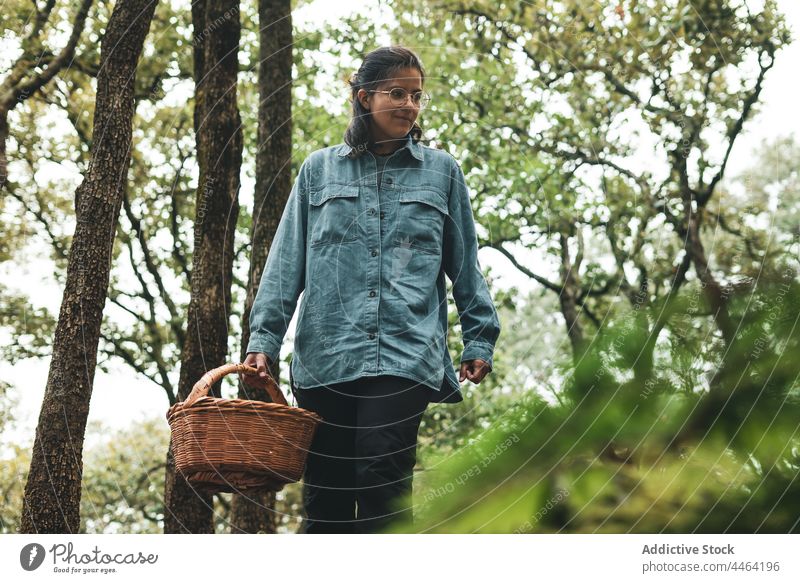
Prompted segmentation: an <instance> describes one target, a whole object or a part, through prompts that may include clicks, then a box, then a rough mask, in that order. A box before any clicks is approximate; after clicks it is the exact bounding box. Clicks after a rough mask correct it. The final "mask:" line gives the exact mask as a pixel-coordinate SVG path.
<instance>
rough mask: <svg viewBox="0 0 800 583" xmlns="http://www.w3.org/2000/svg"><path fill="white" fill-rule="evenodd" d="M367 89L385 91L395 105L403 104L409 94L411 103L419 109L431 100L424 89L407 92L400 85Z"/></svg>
mask: <svg viewBox="0 0 800 583" xmlns="http://www.w3.org/2000/svg"><path fill="white" fill-rule="evenodd" d="M368 91H369V92H370V93H386V94H387V95H389V100H390V101H391V102H392V105H394V106H396V107H401V106H403V105H405V104H406V101H407V100H408V96H409V95H411V103H412V104H413V105H414V106H415V107H419V108H420V109H424V108H425V106H427V105H428V103H430V101H431V96H430V95H429V94H427V93H425V92H424V91H415V92H414V93H409V92H408V91H406V90H405V89H403V88H402V87H394V88H393V89H382V90H381V89H368Z"/></svg>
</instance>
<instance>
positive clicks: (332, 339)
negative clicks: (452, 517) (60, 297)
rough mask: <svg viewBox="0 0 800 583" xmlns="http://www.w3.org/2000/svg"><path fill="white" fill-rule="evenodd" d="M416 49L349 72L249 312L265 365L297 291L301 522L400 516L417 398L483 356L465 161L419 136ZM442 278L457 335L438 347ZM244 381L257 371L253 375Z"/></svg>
mask: <svg viewBox="0 0 800 583" xmlns="http://www.w3.org/2000/svg"><path fill="white" fill-rule="evenodd" d="M424 80H425V73H424V70H423V68H422V64H421V62H420V60H419V58H418V57H417V56H416V55H415V54H414V53H413V52H412V51H410V50H408V49H407V48H404V47H401V46H392V47H384V48H379V49H377V50H375V51H373V52H371V53H369V54H368V55H367V56H366V57H365V58H364V61H363V63H362V64H361V67H360V68H359V70H358V72H357V73H356V74H355V75H354V76H353V77H352V78H351V80H350V86H351V91H352V107H353V115H352V119H351V122H350V125H349V127H348V128H347V131H346V132H345V135H344V143H343V144H338V145H336V146H331V147H328V148H323V149H321V150H317V151H315V152H313V153H312V154H310V155H309V156H308V158H307V159H306V160H305V161H304V162H303V164H302V166H301V168H300V171H299V173H298V177H297V180H296V181H295V184H294V187H293V188H292V192H291V193H290V196H289V199H288V201H287V205H286V208H285V210H284V213H283V216H282V217H281V221H280V223H279V226H278V229H277V231H276V234H275V240H274V242H273V246H272V248H271V249H270V252H269V256H268V259H267V263H266V267H265V270H264V275H263V276H262V279H261V282H260V285H259V289H258V293H257V295H256V299H255V302H254V304H253V308H252V311H251V313H250V342H249V344H248V347H247V358H246V360H245V363H246V364H248V365H250V366H253V367H255V368H257V369H258V376H260V377H265V376H266V375H267V374H268V372H267V371H268V370H269V364H270V363H272V362H274V361H275V359H277V358H278V357H279V353H280V348H281V342H282V340H283V337H284V335H285V333H286V329H287V328H288V325H289V322H290V320H291V319H292V315H293V314H294V309H295V305H296V303H297V299H298V297H299V295H300V293H301V292H304V293H303V300H302V302H301V305H300V313H299V316H298V323H297V330H296V336H295V343H294V354H293V358H292V362H291V366H290V379H291V385H292V392H293V393H294V394H295V396H296V398H297V403H298V405H299V406H300V407H303V408H305V409H309V410H311V411H315V412H317V413H319V414H320V415H321V416H322V417H323V419H324V422H323V423H321V424H320V426H319V427H318V429H317V433H316V434H315V437H314V440H313V442H312V445H311V449H310V451H309V455H308V460H307V464H306V471H305V474H304V476H303V501H304V504H305V510H306V520H305V521H304V523H303V524H304V526H303V530H302V531H303V532H306V533H316V532H340V533H341V532H361V533H364V532H377V531H380V530H381V529H383V528H384V527H386V526H387V525H389V523H390V522H392V521H393V520H395V519H400V518H402V519H410V518H411V517H412V510H411V488H412V471H413V467H414V464H415V462H416V446H417V433H418V430H419V425H420V420H421V418H422V415H423V414H424V412H425V409H426V407H427V405H428V403H429V402H446V403H455V402H459V401H462V400H463V398H462V396H461V394H460V391H459V382H461V381H464V380H465V379H469V380H470V381H472V382H473V383H476V384H477V383H480V382H481V381H482V380H483V378H484V377H485V376H486V374H487V373H489V372H490V371H491V370H492V357H493V353H494V346H495V343H496V341H497V338H498V336H499V334H500V323H499V321H498V318H497V312H496V310H495V307H494V305H493V303H492V300H491V297H490V295H489V290H488V287H487V285H486V281H485V279H484V278H483V275H482V272H481V268H480V265H479V263H478V256H477V252H478V246H477V238H476V234H475V224H474V221H473V215H472V209H471V206H470V200H469V194H468V191H467V188H466V185H465V183H464V175H463V173H462V171H461V168H460V166H459V165H458V163H457V162H456V161H455V159H454V158H453V157H452V156H451V155H450V154H448V153H446V152H443V151H441V150H436V149H433V148H428V147H425V146H423V145H422V144H420V138H421V135H422V130H421V129H420V126H419V125H418V124H417V122H416V120H417V116H418V115H419V112H420V110H421V109H422V108H423V107H424V106H425V104H426V102H427V100H428V96H427V94H425V93H424V91H423V83H424ZM445 276H447V277H448V278H449V279H450V281H451V282H452V289H453V296H454V298H455V302H456V306H457V308H458V312H459V317H460V321H461V328H462V334H463V338H464V352H463V353H462V355H461V370H460V378H459V380H456V376H455V372H454V367H453V362H452V360H451V357H450V354H449V352H448V350H447V343H446V339H447V295H446V283H445ZM242 380H243V381H244V382H246V383H247V384H250V385H252V386H257V385H258V379H257V378H256V376H255V375H245V376H243V378H242Z"/></svg>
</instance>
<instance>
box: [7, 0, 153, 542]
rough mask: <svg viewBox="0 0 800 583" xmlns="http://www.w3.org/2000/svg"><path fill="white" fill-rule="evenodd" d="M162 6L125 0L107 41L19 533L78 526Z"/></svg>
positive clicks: (62, 530)
mask: <svg viewBox="0 0 800 583" xmlns="http://www.w3.org/2000/svg"><path fill="white" fill-rule="evenodd" d="M155 6H156V2H155V1H154V0H118V2H117V3H116V5H115V6H114V10H113V12H112V14H111V18H110V19H109V22H108V29H107V32H106V34H105V37H104V38H103V41H102V51H101V67H100V72H99V74H98V77H97V98H96V104H95V114H94V126H93V130H92V131H93V135H94V137H95V139H94V140H93V145H92V152H91V162H90V164H89V168H88V170H87V172H86V174H85V175H84V178H83V182H82V183H81V184H80V186H79V187H78V188H77V190H76V191H75V213H76V218H77V225H76V227H75V234H74V237H73V240H72V246H71V248H70V252H69V261H68V266H67V281H66V284H65V289H64V297H63V299H62V302H61V311H60V313H59V317H58V324H57V326H56V332H55V337H54V339H53V355H52V359H51V361H50V373H49V375H48V378H47V387H46V389H45V395H44V401H43V403H42V409H41V413H40V414H39V423H38V426H37V428H36V438H35V441H34V445H33V455H32V458H31V467H30V473H29V475H28V482H27V484H26V485H25V495H24V499H23V506H22V521H21V526H20V532H21V533H34V532H35V533H70V534H72V533H76V532H78V530H79V528H80V513H79V510H80V499H81V477H82V474H83V441H84V432H85V429H86V419H87V417H88V414H89V402H90V400H91V396H92V384H93V382H94V371H95V365H96V364H97V344H98V340H99V337H100V323H101V321H102V317H103V306H104V305H105V301H106V294H107V292H108V281H109V272H110V269H111V256H112V246H113V243H114V236H115V234H116V230H117V224H118V221H119V211H120V206H121V204H122V196H123V189H124V188H125V183H126V180H127V173H128V167H129V164H130V148H131V134H132V128H131V124H132V120H133V115H134V100H133V94H134V82H135V75H136V65H137V62H138V60H139V55H140V54H141V51H142V45H143V44H144V39H145V37H146V36H147V32H148V30H149V28H150V21H151V20H152V18H153V12H154V10H155Z"/></svg>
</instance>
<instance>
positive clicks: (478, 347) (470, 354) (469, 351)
mask: <svg viewBox="0 0 800 583" xmlns="http://www.w3.org/2000/svg"><path fill="white" fill-rule="evenodd" d="M493 355H494V346H492V345H491V344H489V343H488V342H481V341H480V340H471V341H468V342H466V343H465V345H464V352H462V353H461V362H464V361H465V360H475V359H476V358H480V359H481V360H483V361H485V362H487V363H488V364H489V370H490V371H491V370H492V368H493V367H494V363H493V361H492V357H493Z"/></svg>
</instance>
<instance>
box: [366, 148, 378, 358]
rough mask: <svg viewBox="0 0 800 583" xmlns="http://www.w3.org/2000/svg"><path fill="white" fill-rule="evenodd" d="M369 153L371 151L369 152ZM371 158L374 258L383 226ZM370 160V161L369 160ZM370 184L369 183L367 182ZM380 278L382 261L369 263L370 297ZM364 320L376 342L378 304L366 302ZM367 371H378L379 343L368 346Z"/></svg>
mask: <svg viewBox="0 0 800 583" xmlns="http://www.w3.org/2000/svg"><path fill="white" fill-rule="evenodd" d="M367 151H368V152H369V150H367ZM369 154H370V157H371V162H370V165H371V169H370V168H368V169H367V172H369V171H370V170H371V171H372V174H373V176H374V177H375V180H374V182H373V186H372V187H367V188H366V190H367V195H366V198H365V204H366V207H367V208H368V210H367V221H366V227H365V232H366V234H367V241H366V243H367V249H370V250H371V251H372V256H373V257H374V256H375V249H376V248H379V247H380V245H381V228H380V227H381V225H380V220H377V221H375V220H373V218H375V215H376V214H377V210H378V209H380V194H379V190H380V189H379V187H378V163H377V160H376V159H375V156H374V154H373V153H372V152H369ZM367 160H369V159H367ZM365 184H368V182H365ZM376 227H377V228H376ZM380 277H381V266H380V261H368V262H367V290H368V296H369V297H375V296H376V295H377V294H376V292H375V289H376V288H377V287H378V286H379V285H380ZM364 314H365V316H364V319H365V322H364V324H365V332H366V333H367V339H368V340H375V339H376V336H377V334H376V333H377V331H378V326H379V318H378V302H366V306H365V309H364ZM365 359H366V361H365V363H364V365H365V370H371V371H375V370H377V369H378V366H379V362H378V361H379V353H378V342H369V343H367V346H366V351H365Z"/></svg>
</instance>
